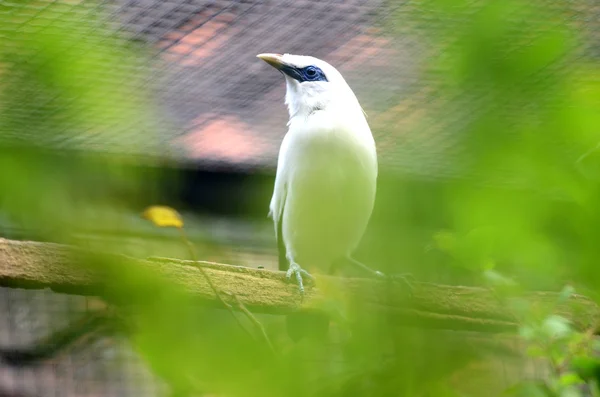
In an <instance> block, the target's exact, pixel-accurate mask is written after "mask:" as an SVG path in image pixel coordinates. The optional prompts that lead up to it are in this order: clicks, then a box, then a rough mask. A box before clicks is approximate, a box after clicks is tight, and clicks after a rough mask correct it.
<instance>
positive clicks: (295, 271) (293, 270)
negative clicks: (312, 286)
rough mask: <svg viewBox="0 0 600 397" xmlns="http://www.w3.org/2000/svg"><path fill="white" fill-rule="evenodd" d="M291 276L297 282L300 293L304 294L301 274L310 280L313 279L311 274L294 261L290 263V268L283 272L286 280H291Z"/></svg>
mask: <svg viewBox="0 0 600 397" xmlns="http://www.w3.org/2000/svg"><path fill="white" fill-rule="evenodd" d="M292 276H294V277H295V278H296V282H297V283H298V288H299V289H300V294H302V295H304V281H303V278H302V276H305V277H306V278H308V279H310V280H314V279H315V278H314V277H313V276H312V274H310V273H309V272H307V271H306V270H304V269H302V268H301V267H300V265H298V264H297V263H294V262H291V263H290V268H289V269H288V271H287V272H286V273H285V277H286V278H287V279H288V280H291V278H292Z"/></svg>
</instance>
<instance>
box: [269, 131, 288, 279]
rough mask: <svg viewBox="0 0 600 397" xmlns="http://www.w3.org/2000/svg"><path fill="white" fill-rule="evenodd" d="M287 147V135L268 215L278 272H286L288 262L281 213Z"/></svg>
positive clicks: (285, 191) (284, 198) (283, 197)
mask: <svg viewBox="0 0 600 397" xmlns="http://www.w3.org/2000/svg"><path fill="white" fill-rule="evenodd" d="M288 146H289V135H287V134H286V136H285V137H284V139H283V142H282V143H281V148H280V150H279V159H278V164H277V174H276V175H275V188H274V189H273V197H272V198H271V205H270V206H269V207H270V211H269V215H270V216H271V218H273V222H274V224H275V238H276V240H277V251H278V258H279V270H287V269H288V267H289V266H288V262H287V257H286V248H285V242H284V241H283V232H282V227H283V226H282V224H283V211H284V208H285V202H286V199H287V169H286V166H287V164H286V163H285V157H286V156H285V154H286V152H287V149H288Z"/></svg>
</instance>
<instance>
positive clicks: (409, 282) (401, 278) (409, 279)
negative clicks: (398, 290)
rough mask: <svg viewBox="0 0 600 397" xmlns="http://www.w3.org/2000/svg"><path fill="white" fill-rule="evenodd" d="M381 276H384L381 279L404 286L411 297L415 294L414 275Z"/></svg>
mask: <svg viewBox="0 0 600 397" xmlns="http://www.w3.org/2000/svg"><path fill="white" fill-rule="evenodd" d="M378 273H381V272H378ZM381 275H382V276H381V277H382V278H383V279H385V280H388V281H392V282H399V283H402V284H404V286H405V287H406V290H407V292H408V294H409V296H410V297H412V296H413V292H414V287H413V281H415V277H414V276H413V275H412V274H410V273H400V274H392V275H386V274H383V273H381Z"/></svg>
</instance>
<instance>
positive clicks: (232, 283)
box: [0, 239, 600, 332]
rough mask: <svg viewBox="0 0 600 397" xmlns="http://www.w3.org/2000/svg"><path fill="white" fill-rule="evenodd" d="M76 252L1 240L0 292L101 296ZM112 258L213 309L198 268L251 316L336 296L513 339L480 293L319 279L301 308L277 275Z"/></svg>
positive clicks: (537, 298) (408, 317) (577, 314)
mask: <svg viewBox="0 0 600 397" xmlns="http://www.w3.org/2000/svg"><path fill="white" fill-rule="evenodd" d="M77 251H78V250H77V249H75V248H72V247H68V246H64V245H58V244H49V243H37V242H21V241H12V240H6V239H0V286H7V287H17V288H32V289H36V288H51V289H53V290H55V291H57V292H64V293H70V294H77V295H102V291H103V290H105V286H106V285H109V282H110V278H109V277H108V275H107V274H105V273H103V272H102V270H101V269H99V268H95V267H91V266H84V265H82V264H80V263H77V257H78V256H77V255H76V254H77ZM118 258H119V261H120V262H123V261H126V262H130V263H135V264H137V265H140V266H144V267H148V268H149V269H150V270H152V271H153V272H156V273H157V274H160V275H162V276H164V277H167V278H168V279H170V280H172V281H175V282H177V283H180V284H181V285H182V286H183V287H184V288H186V289H188V290H189V291H190V292H192V293H194V294H197V295H198V296H200V297H201V298H203V299H206V300H207V301H211V302H214V303H215V304H218V303H219V301H218V298H217V297H216V296H215V294H214V292H213V290H212V289H211V288H210V285H209V284H208V282H207V281H206V278H205V277H204V276H203V275H202V274H201V272H200V271H199V270H198V268H197V266H198V265H201V266H202V267H203V269H204V271H205V272H206V273H207V275H208V276H209V277H210V279H211V280H212V282H213V283H214V284H215V285H216V286H217V288H218V289H219V290H221V291H224V292H227V293H229V294H234V295H236V296H237V297H238V298H239V300H240V302H241V303H242V304H243V305H244V306H245V307H247V308H248V309H250V310H251V311H252V312H255V313H270V314H286V313H291V312H294V311H297V310H305V311H311V310H312V311H318V310H321V308H323V307H325V306H326V305H327V302H328V301H329V300H330V299H332V298H331V297H332V296H334V297H335V299H339V300H340V301H342V302H345V303H346V304H352V305H356V307H360V308H362V309H364V310H365V311H366V312H367V313H386V314H388V315H389V316H388V318H389V319H390V320H391V321H393V322H395V323H397V324H398V325H414V324H418V325H420V326H428V327H432V328H444V329H466V330H474V331H490V332H501V331H511V330H514V328H515V326H516V325H515V322H514V319H513V317H512V315H511V314H510V313H509V312H508V311H507V309H506V308H505V307H504V305H502V304H501V303H500V302H498V300H497V299H496V298H495V297H494V295H493V294H492V293H491V292H490V291H488V290H486V289H484V288H475V287H461V286H448V285H438V284H429V283H417V282H415V283H414V291H413V294H412V296H410V295H409V294H407V293H406V290H405V287H404V286H403V284H399V283H387V284H386V283H385V282H383V281H378V280H369V279H358V278H339V277H330V276H319V277H318V278H317V281H316V286H311V285H308V286H307V288H306V293H305V297H304V299H303V300H301V297H300V295H299V293H298V289H297V286H296V285H295V284H293V283H292V284H290V283H288V282H286V280H285V275H284V273H283V272H279V271H271V270H264V269H253V268H245V267H239V266H231V265H225V264H219V263H211V262H194V261H184V260H177V259H168V258H155V259H152V260H139V259H134V258H128V257H123V256H119V257H118ZM557 297H558V295H557V294H556V293H551V292H532V293H530V296H529V297H528V298H530V299H532V300H533V301H534V302H535V303H536V305H537V306H538V307H540V308H552V307H553V305H554V304H555V302H556V300H557ZM556 310H557V311H558V313H559V314H561V315H564V316H565V317H567V318H569V319H570V320H571V321H572V322H573V324H574V326H575V327H576V328H578V329H580V330H586V329H589V327H591V326H592V325H593V324H596V323H598V319H600V309H599V308H598V306H597V305H596V304H595V303H594V302H592V301H591V300H589V299H587V298H585V297H583V296H581V295H575V296H573V297H572V298H571V299H569V300H568V302H566V303H564V304H561V305H559V306H558V308H557V309H556Z"/></svg>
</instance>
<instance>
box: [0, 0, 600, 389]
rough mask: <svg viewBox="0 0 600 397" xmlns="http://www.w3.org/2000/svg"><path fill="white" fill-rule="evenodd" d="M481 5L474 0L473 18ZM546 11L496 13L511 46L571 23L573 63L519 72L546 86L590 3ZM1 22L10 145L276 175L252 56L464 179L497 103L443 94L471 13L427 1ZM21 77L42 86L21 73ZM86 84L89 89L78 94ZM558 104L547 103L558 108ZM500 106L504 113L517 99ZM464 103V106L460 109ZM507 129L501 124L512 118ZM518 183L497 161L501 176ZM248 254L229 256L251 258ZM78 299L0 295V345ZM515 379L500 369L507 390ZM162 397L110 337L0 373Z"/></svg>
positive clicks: (382, 137) (275, 96) (266, 86)
mask: <svg viewBox="0 0 600 397" xmlns="http://www.w3.org/2000/svg"><path fill="white" fill-rule="evenodd" d="M484 4H485V2H473V10H477V7H480V6H483V5H484ZM544 9H545V10H547V11H548V13H549V14H548V15H551V18H554V19H553V20H552V23H545V22H546V21H547V20H548V18H549V17H548V15H545V14H544V13H536V14H534V16H535V18H534V19H531V18H530V17H531V16H532V14H531V13H530V10H529V8H528V7H527V5H526V4H525V3H523V5H522V7H521V8H520V7H514V8H513V9H512V10H509V11H510V12H507V13H506V18H508V19H510V20H513V21H514V23H513V24H512V25H510V26H509V28H508V29H509V32H508V33H507V35H506V39H507V41H510V42H511V43H512V42H514V41H518V45H516V46H514V48H512V51H519V49H520V48H527V47H528V46H531V45H532V43H535V42H536V39H537V38H539V37H546V36H545V34H547V33H548V32H550V31H552V30H553V29H555V28H557V29H558V28H562V27H564V26H569V27H575V29H576V30H577V32H579V33H580V36H581V40H580V41H578V44H577V46H576V51H575V52H574V53H573V54H571V57H570V58H567V59H562V60H561V61H560V62H552V61H549V62H548V65H547V66H545V67H544V68H541V69H542V70H541V72H536V73H534V74H532V75H531V76H529V77H528V79H529V80H530V81H533V82H535V81H539V82H540V84H545V83H546V82H547V81H548V79H549V78H552V76H556V75H560V74H561V73H563V72H565V73H566V72H568V71H569V68H570V64H571V63H570V62H572V61H573V59H578V60H580V59H585V60H588V62H589V63H590V64H591V65H595V64H596V63H597V62H598V60H599V59H600V44H599V43H600V22H599V21H600V5H599V4H598V3H597V2H596V1H593V0H589V1H571V2H561V1H555V0H547V1H546V2H545V3H544ZM536 18H537V19H536ZM0 20H1V24H0V42H1V45H2V46H3V50H2V54H3V56H2V59H1V60H0V77H2V78H3V81H2V82H1V83H0V84H1V85H2V90H3V92H4V94H3V95H9V96H11V97H14V98H16V99H15V100H11V101H6V100H5V101H3V103H6V104H7V105H6V106H4V108H3V110H2V112H1V113H0V128H1V131H0V135H1V139H2V140H3V141H2V142H3V143H2V144H3V145H7V146H10V145H16V144H19V143H22V142H28V143H33V144H35V145H39V146H40V147H44V148H54V149H58V150H67V149H83V150H91V151H101V152H114V153H124V154H127V155H136V156H141V157H143V156H148V157H156V156H169V157H171V158H172V159H176V160H178V161H181V162H182V163H190V162H192V163H195V164H201V165H203V166H205V167H208V168H210V167H214V166H217V165H226V166H229V167H234V168H242V169H256V168H264V169H267V170H270V171H272V170H273V168H274V166H275V161H276V156H277V153H278V150H279V145H280V143H281V139H282V137H283V134H284V133H285V123H286V121H287V113H286V109H285V106H284V104H283V94H284V83H283V80H281V81H277V82H274V81H275V80H274V78H273V75H272V73H270V72H271V71H266V70H265V67H264V65H263V64H262V63H261V62H260V61H258V60H256V59H255V56H256V54H258V53H262V52H279V53H298V54H304V55H313V56H316V57H319V58H322V59H325V60H327V61H328V62H329V63H331V64H333V65H334V66H336V67H337V68H338V69H339V70H340V71H341V72H342V74H343V75H344V76H345V78H346V79H347V81H348V82H349V84H350V86H352V88H353V90H354V91H355V93H356V94H357V97H358V98H359V99H360V101H361V104H362V106H363V108H364V109H365V111H366V113H367V114H368V116H369V123H370V124H371V127H372V129H373V132H374V135H375V139H376V142H377V145H378V150H379V152H380V153H381V154H380V162H381V164H382V166H383V167H384V168H388V169H391V170H393V171H394V172H397V173H402V174H410V175H414V176H417V177H419V178H449V177H452V178H455V177H465V176H469V175H468V171H465V170H464V167H463V160H464V153H465V148H464V146H463V145H461V143H462V134H461V131H462V130H463V129H464V128H465V126H466V125H468V124H469V122H470V121H471V113H475V112H477V111H480V109H479V108H478V107H485V106H489V107H493V106H496V105H497V103H496V102H493V101H491V100H490V101H487V100H486V88H487V86H486V84H487V81H486V76H483V77H481V79H480V80H477V79H474V84H473V86H472V90H471V91H469V92H458V93H455V94H456V95H455V96H453V97H449V96H447V95H442V94H441V92H442V90H443V89H445V88H447V87H443V86H442V85H441V84H442V83H443V81H444V80H443V78H442V77H443V76H444V75H445V73H447V72H448V71H447V69H445V66H447V63H445V62H444V61H443V60H444V59H445V58H444V57H445V56H446V55H447V54H448V52H451V51H452V50H453V48H455V47H453V45H455V43H453V42H451V41H448V42H445V41H444V40H432V37H433V36H436V35H442V36H443V35H444V34H446V33H447V32H448V31H450V30H452V29H458V28H459V27H461V26H462V25H464V24H468V23H469V21H470V15H469V14H468V13H467V14H464V13H462V14H461V13H452V12H448V13H444V11H440V10H438V9H437V8H436V7H435V6H433V5H429V2H427V1H425V2H418V3H416V2H412V1H397V2H393V1H380V0H348V1H336V0H328V1H316V0H303V1H299V0H296V1H287V0H286V1H268V0H256V1H254V0H238V1H234V0H231V1H226V0H214V1H209V0H164V1H161V0H127V1H126V0H115V1H96V2H92V1H72V0H64V1H60V0H57V1H44V0H37V1H25V2H20V1H19V2H17V1H6V2H3V3H2V4H0ZM542 22H544V23H542ZM522 23H530V24H532V26H535V28H533V29H530V30H529V33H530V36H528V37H521V36H520V34H521V31H520V30H519V29H518V27H519V25H520V24H522ZM65 26H66V28H65ZM510 29H513V30H514V32H512V31H510ZM65 31H66V32H67V34H66V35H65V34H64V33H65ZM56 37H59V40H58V41H57V42H54V41H53V40H52V39H53V38H56ZM448 37H452V36H450V35H449V36H448ZM496 50H497V48H493V49H491V51H496ZM57 60H58V61H60V65H59V66H56V65H55V63H54V62H55V61H57ZM424 64H425V65H427V66H428V69H427V70H424V69H423V65H424ZM55 67H61V68H62V69H64V71H66V74H65V76H67V77H68V81H67V80H66V79H65V76H62V77H60V78H61V79H65V80H64V81H63V80H61V81H62V82H63V83H64V84H63V85H62V86H60V87H58V88H59V89H58V90H56V89H54V88H57V87H52V86H50V85H51V84H52V83H53V82H54V81H55V80H54V77H56V76H55V75H53V73H58V72H56V71H55V70H54V68H55ZM89 70H93V71H94V72H93V73H92V74H91V75H90V74H89V73H87V72H88V71H89ZM32 71H35V72H36V73H37V75H39V76H40V77H39V79H38V80H36V81H30V80H29V76H31V74H32ZM595 76H597V74H595V75H585V76H581V78H582V79H589V78H592V79H593V78H597V77H595ZM90 79H91V80H90ZM595 83H597V81H595ZM89 84H91V85H93V86H95V87H99V88H98V89H97V90H94V91H87V90H86V88H85V87H87V85H89ZM527 89H531V87H529V86H527V87H525V86H524V87H523V90H524V95H526V94H527V92H526V90H527ZM7 93H8V94H7ZM3 98H4V97H3ZM565 101H566V102H563V103H553V104H552V106H555V107H568V106H569V103H568V101H569V99H568V98H566V99H565ZM425 105H426V106H425ZM449 105H450V106H449ZM504 106H506V108H507V112H508V111H509V110H510V111H513V110H514V109H512V108H518V109H520V108H522V107H523V104H522V103H505V104H504ZM531 106H535V105H531ZM140 107H143V109H144V111H140ZM511 107H512V108H511ZM425 108H426V109H427V110H425ZM465 108H469V109H471V110H472V112H464V111H459V110H462V109H465ZM98 109H102V110H101V111H99V110H98ZM148 109H150V110H151V112H148V111H147V110H148ZM436 110H437V111H439V112H437V113H436ZM455 110H456V111H455ZM524 110H527V109H524ZM86 112H87V113H86ZM81 114H84V115H86V116H85V117H82V116H81ZM90 115H91V116H90ZM94 115H96V116H94ZM89 117H92V118H93V120H91V121H90V120H89V119H88V118H89ZM503 122H504V121H503ZM505 122H506V127H507V128H508V127H509V126H510V122H511V121H510V120H506V121H505ZM19 126H21V127H19ZM22 126H25V128H22ZM548 144H549V145H559V146H560V145H561V144H562V142H549V143H548ZM567 155H568V156H570V157H572V158H577V157H578V156H580V155H581V153H579V152H575V153H567ZM471 172H472V171H471ZM515 179H517V181H518V175H516V176H515V173H514V169H512V168H508V169H507V170H505V172H504V170H503V171H502V172H500V173H499V174H498V181H496V182H506V180H513V181H514V180H515ZM266 205H267V203H265V208H266ZM249 234H252V233H249ZM247 251H248V252H243V253H239V255H238V256H235V255H233V257H234V258H242V257H243V256H244V255H245V256H246V257H248V256H251V255H252V254H253V253H252V252H251V251H252V250H251V249H250V248H249V249H248V250H247ZM269 254H270V252H269ZM269 254H264V253H263V252H260V255H262V256H260V261H262V260H266V259H264V258H267V257H269V259H270V260H271V261H273V258H272V257H270V256H269ZM256 255H258V254H256ZM230 257H232V256H231V255H230ZM241 260H242V259H240V261H241ZM248 261H252V260H250V259H248ZM258 261H259V260H254V262H258ZM85 303H86V300H85V299H84V298H82V297H75V296H65V295H60V294H55V293H52V292H49V291H24V290H17V289H7V288H2V289H0V307H1V309H0V318H1V319H2V320H1V321H0V342H1V344H2V346H10V347H14V346H21V345H23V346H24V345H27V344H30V343H32V341H34V340H36V339H38V338H41V337H43V336H44V335H46V334H48V333H49V332H50V331H52V330H53V329H57V328H60V327H63V326H65V325H66V324H67V323H68V322H69V321H71V320H74V319H76V318H77V317H78V316H79V315H81V314H82V313H84V312H85V311H86V305H85ZM533 372H535V371H533ZM542 372H543V371H542ZM515 376H517V377H518V376H519V374H517V375H515V374H512V375H510V376H506V377H505V378H506V379H505V381H506V384H510V383H512V381H513V378H514V377H515ZM520 376H523V377H525V376H531V377H536V376H540V375H539V374H531V373H526V372H522V373H520ZM167 389H168V388H167V387H166V386H165V385H164V384H163V383H162V381H161V380H159V379H158V378H156V377H155V376H153V375H152V374H151V373H150V371H149V370H148V368H146V366H145V365H144V363H143V361H142V360H141V359H140V358H138V357H137V356H136V353H135V352H133V351H132V350H131V348H130V346H129V344H128V343H127V341H124V340H121V339H119V338H117V339H115V338H101V339H100V340H98V341H96V342H95V343H94V344H92V345H88V346H85V348H83V349H82V350H77V349H76V350H75V351H74V352H73V353H71V354H69V355H67V356H66V357H62V358H60V359H57V360H51V361H49V362H45V363H43V364H41V365H39V366H36V367H34V368H26V369H23V368H13V367H11V366H8V365H3V366H1V367H0V394H3V395H15V396H16V395H23V396H38V395H39V396H75V395H77V396H81V395H86V396H100V395H101V396H134V395H147V396H154V395H157V396H158V395H164V394H165V393H167V392H168V390H167Z"/></svg>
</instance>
